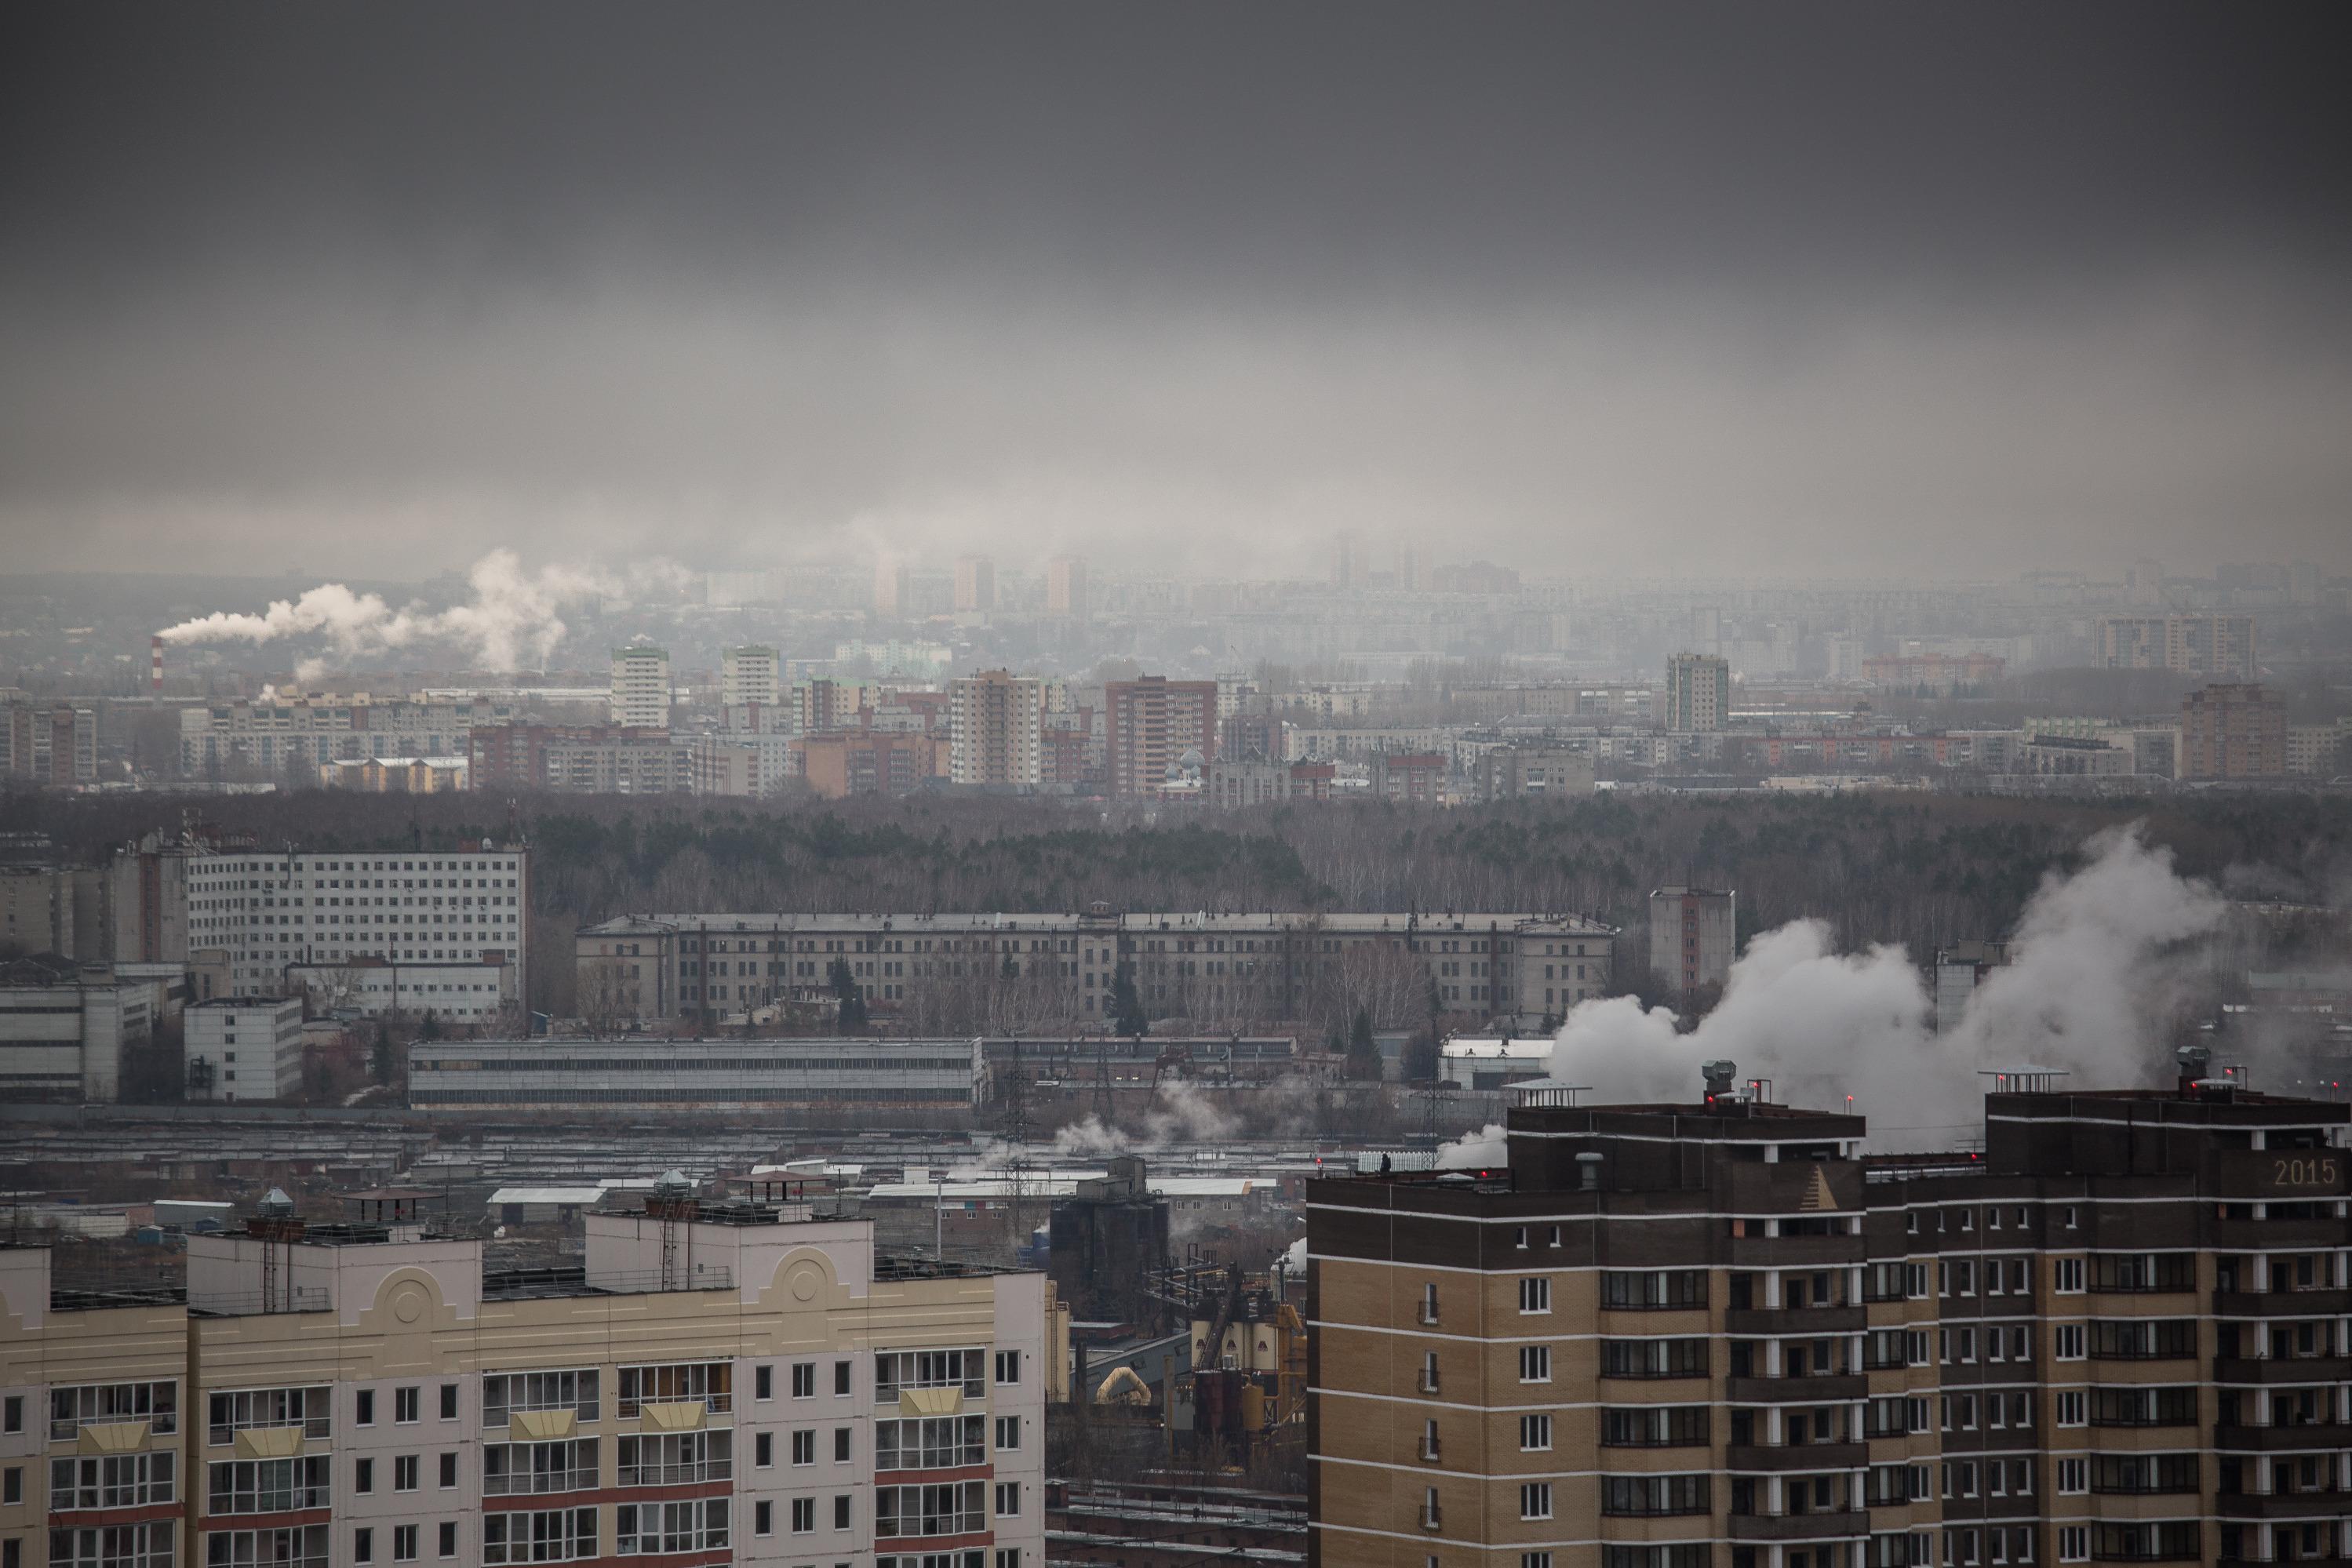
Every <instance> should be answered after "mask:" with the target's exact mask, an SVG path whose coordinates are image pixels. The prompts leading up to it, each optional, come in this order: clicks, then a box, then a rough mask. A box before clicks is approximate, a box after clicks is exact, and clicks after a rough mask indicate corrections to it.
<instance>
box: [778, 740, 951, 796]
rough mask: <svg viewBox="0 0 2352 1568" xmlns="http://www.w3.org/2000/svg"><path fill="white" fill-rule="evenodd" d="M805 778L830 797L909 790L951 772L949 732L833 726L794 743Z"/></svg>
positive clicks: (822, 793)
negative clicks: (942, 733) (834, 728)
mask: <svg viewBox="0 0 2352 1568" xmlns="http://www.w3.org/2000/svg"><path fill="white" fill-rule="evenodd" d="M793 747H794V748H795V750H796V752H797V754H798V755H799V757H800V773H801V777H802V778H803V779H807V780H808V786H809V788H810V789H814V791H816V793H817V794H819V795H821V796H823V797H824V798H825V799H826V800H846V799H847V798H849V797H850V796H852V795H908V794H912V793H913V792H914V791H916V790H918V789H928V788H929V786H930V784H931V783H932V781H933V780H935V779H941V778H943V777H945V775H946V774H947V771H948V764H949V756H950V747H949V742H948V739H947V737H945V736H933V735H929V734H925V733H922V732H920V731H909V730H887V729H845V730H834V731H832V732H830V733H826V734H821V735H804V736H802V737H800V738H798V739H797V740H795V741H793Z"/></svg>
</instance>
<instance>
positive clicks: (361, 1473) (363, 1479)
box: [352, 1458, 375, 1493]
mask: <svg viewBox="0 0 2352 1568" xmlns="http://www.w3.org/2000/svg"><path fill="white" fill-rule="evenodd" d="M352 1490H353V1491H355V1492H361V1493H366V1492H372V1491H373V1490H375V1461H374V1460H373V1459H364V1458H363V1459H354V1460H352Z"/></svg>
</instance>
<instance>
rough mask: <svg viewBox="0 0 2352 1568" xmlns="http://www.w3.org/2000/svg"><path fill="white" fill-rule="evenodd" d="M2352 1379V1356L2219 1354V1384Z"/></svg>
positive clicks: (2216, 1377) (2215, 1373)
mask: <svg viewBox="0 0 2352 1568" xmlns="http://www.w3.org/2000/svg"><path fill="white" fill-rule="evenodd" d="M2347 1380H2352V1355H2297V1356H2288V1357H2286V1358H2284V1359H2281V1358H2279V1357H2277V1356H2237V1355H2217V1356H2215V1357H2214V1358H2213V1381H2214V1382H2216V1383H2260V1384H2294V1383H2315V1384H2316V1383H2343V1382H2346V1381H2347Z"/></svg>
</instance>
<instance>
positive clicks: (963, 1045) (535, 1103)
mask: <svg viewBox="0 0 2352 1568" xmlns="http://www.w3.org/2000/svg"><path fill="white" fill-rule="evenodd" d="M987 1082H988V1069H987V1063H986V1061H985V1060H984V1059H983V1057H982V1051H981V1042H980V1041H979V1040H881V1041H877V1040H757V1039H751V1040H746V1039H737V1038H732V1037H729V1038H724V1039H713V1040H664V1041H662V1042H661V1043H660V1044H659V1045H658V1046H655V1045H650V1044H648V1043H647V1042H646V1041H645V1040H563V1039H551V1038H544V1037H542V1038H539V1039H532V1040H435V1041H431V1042H420V1043H418V1044H416V1045H415V1046H413V1047H411V1048H410V1051H409V1055H408V1103H409V1104H410V1106H411V1107H413V1108H414V1109H415V1110H419V1111H429V1112H436V1113H453V1112H490V1113H497V1114H500V1115H508V1116H511V1115H517V1114H524V1113H532V1114H535V1113H540V1112H546V1111H576V1112H586V1113H607V1114H609V1113H613V1112H614V1111H617V1110H623V1109H627V1110H633V1111H662V1112H672V1113H675V1112H681V1111H691V1112H699V1113H706V1114H736V1115H751V1114H768V1115H773V1114H775V1113H778V1112H780V1111H788V1110H807V1109H811V1108H814V1107H825V1108H829V1109H838V1110H857V1111H882V1110H903V1109H917V1110H944V1111H967V1110H970V1109H971V1108H972V1107H974V1106H976V1105H978V1104H979V1103H981V1102H982V1099H983V1098H984V1097H985V1090H986V1087H987Z"/></svg>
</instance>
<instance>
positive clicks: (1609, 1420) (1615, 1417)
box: [1601, 1405, 1709, 1448]
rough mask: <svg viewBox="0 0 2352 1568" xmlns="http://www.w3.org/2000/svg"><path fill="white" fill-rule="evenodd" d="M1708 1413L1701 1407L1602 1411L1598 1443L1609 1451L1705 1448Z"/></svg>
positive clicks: (1666, 1406) (1685, 1406) (1638, 1406)
mask: <svg viewBox="0 0 2352 1568" xmlns="http://www.w3.org/2000/svg"><path fill="white" fill-rule="evenodd" d="M1708 1425H1709V1423H1708V1413H1707V1407H1706V1406H1704V1405H1635V1406H1619V1407H1615V1408H1610V1409H1604V1410H1602V1411H1601V1445H1602V1446H1603V1447H1604V1448H1695V1447H1696V1448H1704V1447H1705V1446H1706V1442H1707V1434H1708Z"/></svg>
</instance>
